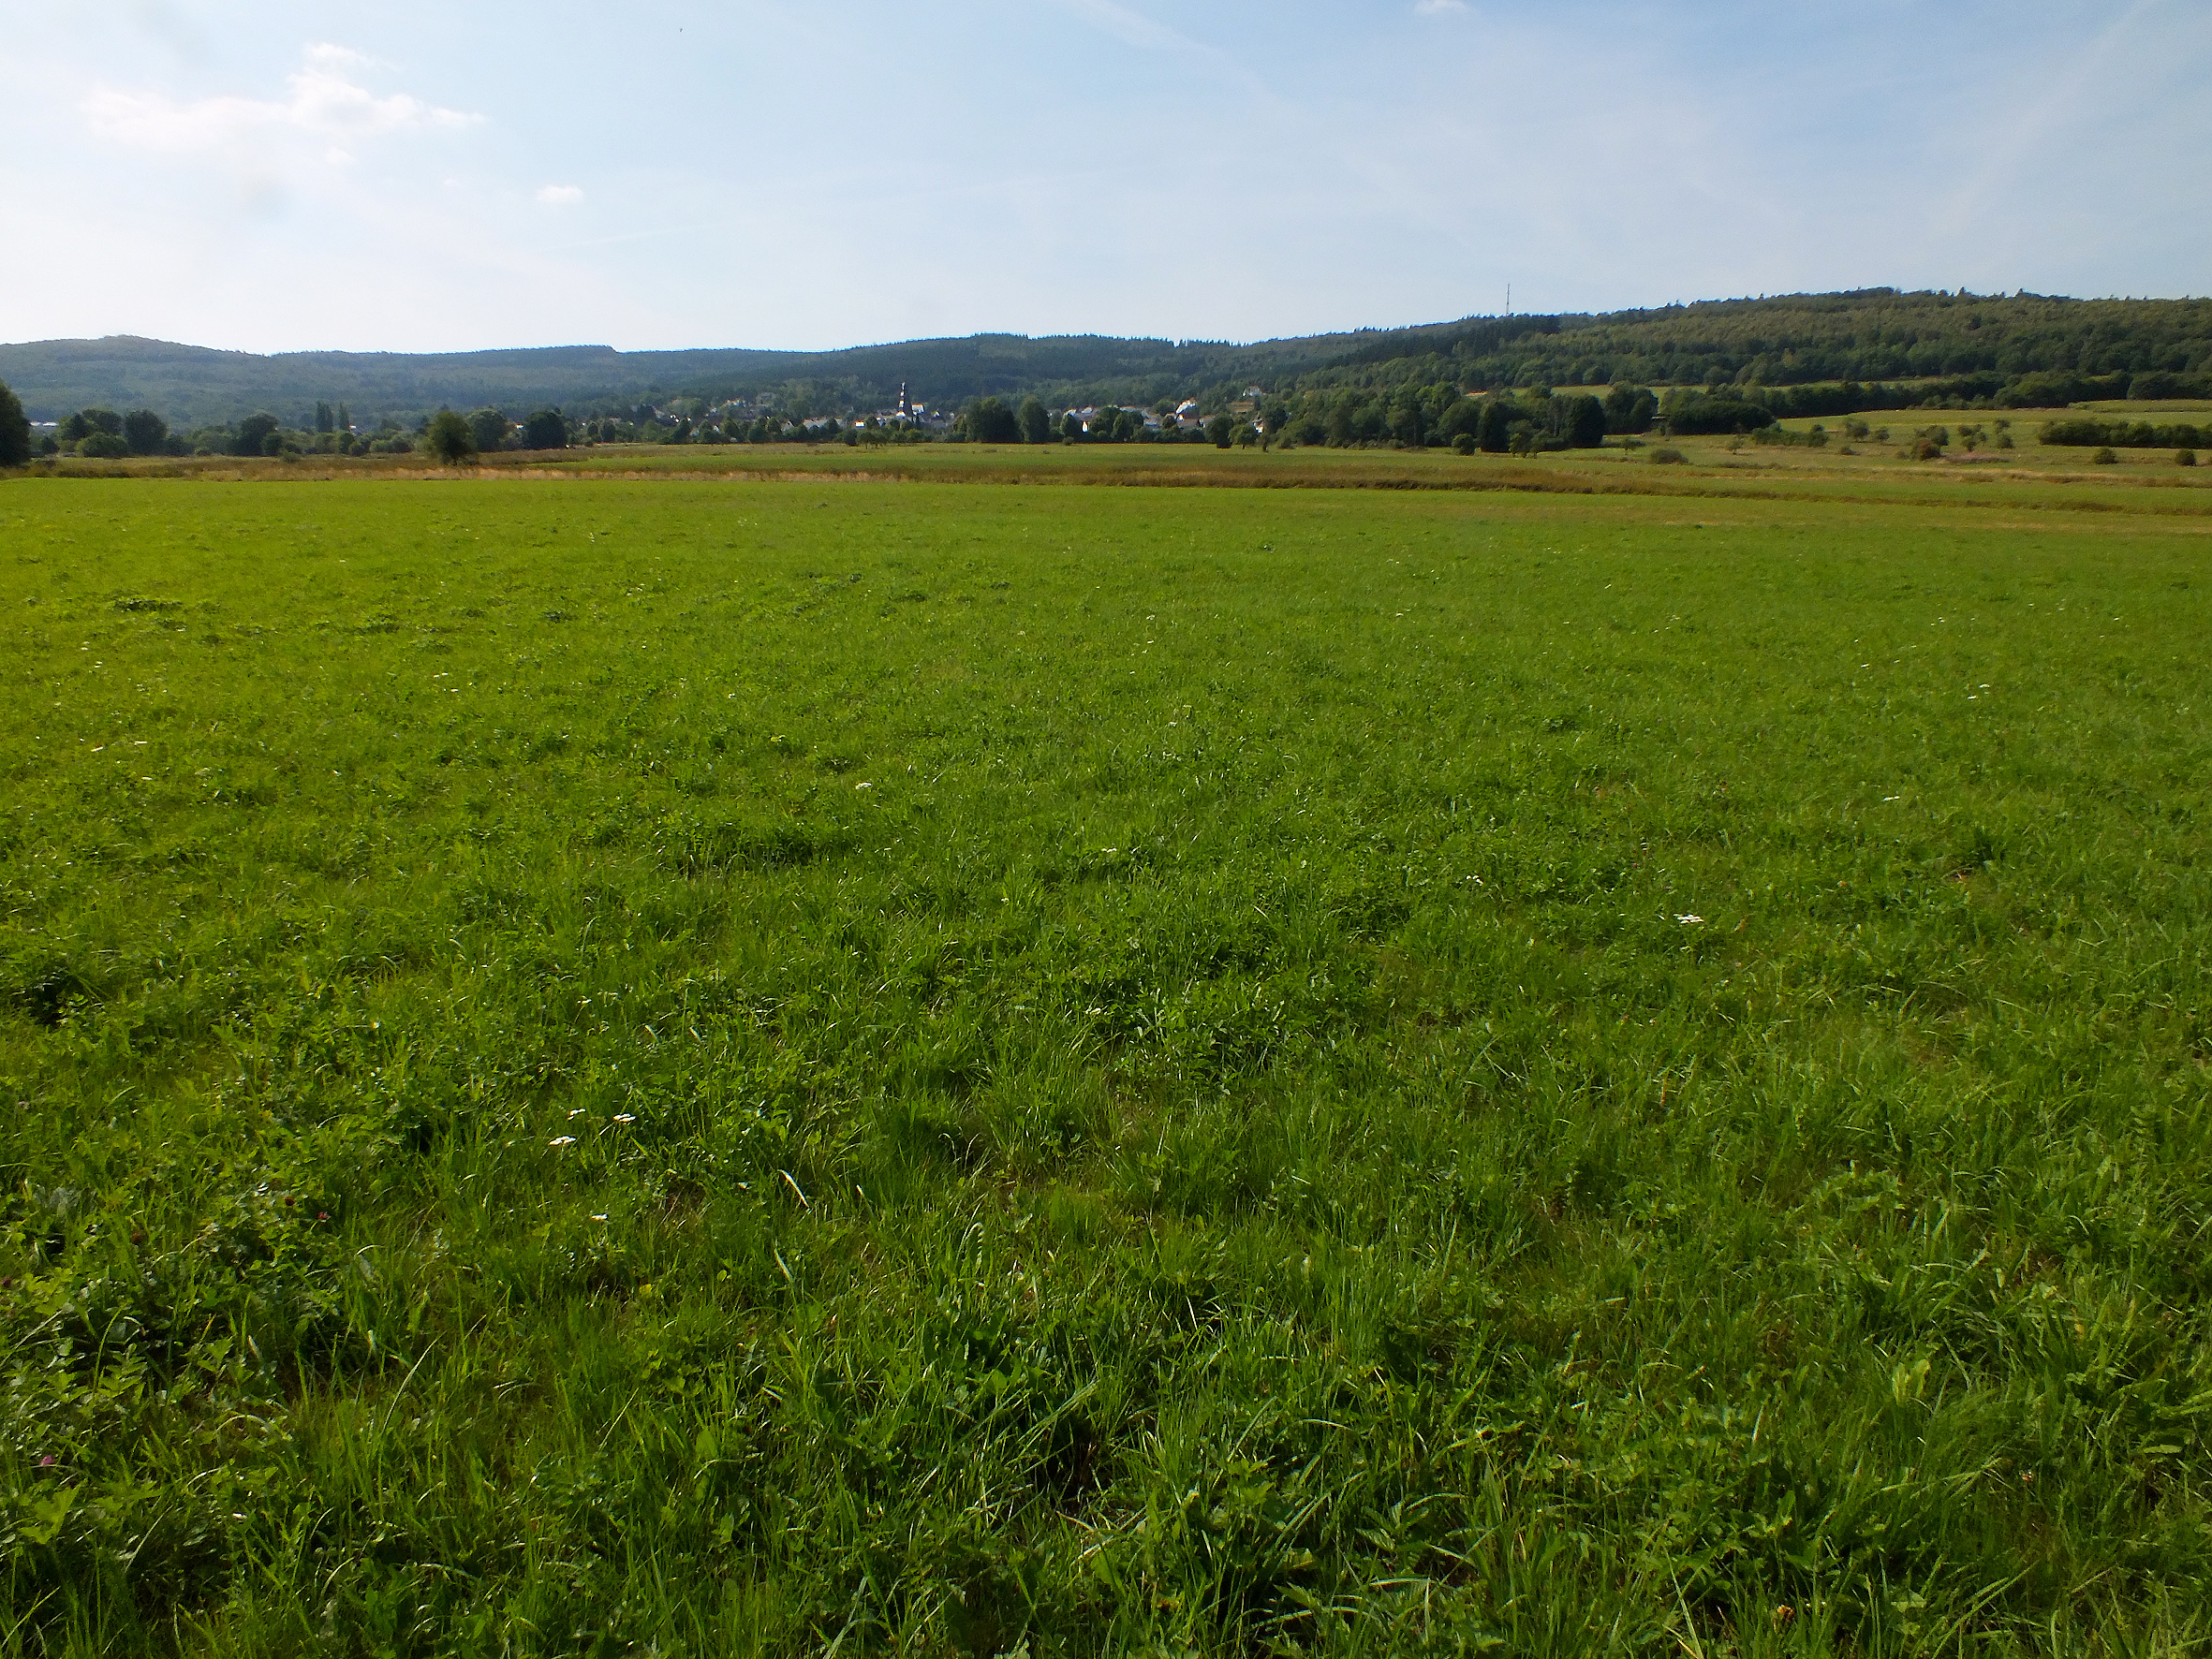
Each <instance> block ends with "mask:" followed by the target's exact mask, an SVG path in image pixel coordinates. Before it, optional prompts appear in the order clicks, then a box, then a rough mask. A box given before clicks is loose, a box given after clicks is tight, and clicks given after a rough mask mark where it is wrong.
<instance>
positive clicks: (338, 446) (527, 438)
mask: <svg viewBox="0 0 2212 1659" xmlns="http://www.w3.org/2000/svg"><path fill="white" fill-rule="evenodd" d="M0 398H6V399H8V400H10V401H12V400H13V394H12V393H10V392H8V391H7V389H6V387H5V386H0ZM16 406H17V407H18V408H19V410H20V407H21V405H20V404H17V405H16ZM435 418H436V417H427V418H424V419H422V420H419V421H417V422H415V424H414V425H413V426H412V427H403V426H402V425H401V424H400V423H399V422H398V421H396V420H392V419H390V418H387V419H385V420H382V421H380V422H379V423H378V424H377V425H376V427H375V428H374V429H361V430H357V429H356V428H355V427H354V425H353V420H352V416H351V414H350V412H349V411H348V410H347V407H346V405H345V404H330V403H327V402H320V403H317V404H316V406H315V414H314V416H313V417H312V418H311V419H310V420H309V422H308V423H307V424H306V425H304V426H287V425H285V424H284V423H283V422H282V421H281V420H279V419H278V418H276V417H275V416H273V415H272V414H269V413H268V412H266V411H261V412H258V413H256V414H252V415H248V416H246V417H245V418H243V419H242V420H237V421H232V422H230V423H229V424H227V425H221V426H199V427H195V428H193V429H192V430H191V431H189V432H176V431H172V430H171V429H170V424H169V422H168V421H166V420H165V419H163V418H161V416H159V415H157V414H156V413H155V412H154V411H153V410H151V409H133V410H130V411H129V412H128V413H126V414H121V415H119V414H117V413H116V412H115V411H114V410H112V409H100V408H91V409H79V410H77V411H76V412H75V413H73V414H71V415H68V416H66V417H65V418H63V419H62V420H61V421H60V422H58V423H57V424H56V426H55V428H54V430H53V431H52V433H46V434H43V435H41V436H39V437H36V438H34V437H32V436H31V434H30V433H29V431H28V428H27V426H26V429H25V432H24V434H23V444H22V456H21V457H20V459H22V460H30V459H34V458H36V457H37V456H40V455H78V456H82V457H83V458H84V459H86V460H88V461H120V460H124V459H125V458H127V457H131V456H147V455H169V456H213V455H230V456H237V457H240V458H242V459H243V458H247V457H263V458H268V457H281V456H287V455H405V454H408V453H410V452H412V451H413V450H415V449H417V448H420V447H421V444H422V441H423V437H424V434H425V433H427V432H428V431H429V429H430V426H431V423H432V421H433V420H434V419H435ZM461 419H463V420H464V421H465V423H466V425H467V427H468V431H469V433H470V437H471V440H472V443H473V447H474V450H476V451H481V450H485V449H563V448H568V445H569V444H570V442H572V441H573V440H574V438H575V436H576V434H577V433H578V432H579V430H580V424H581V423H579V422H575V421H572V420H570V419H569V418H568V417H566V416H564V415H563V414H562V413H561V412H560V411H559V410H558V409H540V410H538V412H537V413H536V414H534V415H530V416H528V417H525V418H524V419H523V420H520V421H515V420H510V419H509V418H508V417H507V416H506V415H505V414H504V413H502V412H501V411H500V410H497V409H491V408H484V409H478V410H475V411H474V412H472V413H471V414H468V415H466V416H463V417H461ZM0 464H7V462H5V461H0Z"/></svg>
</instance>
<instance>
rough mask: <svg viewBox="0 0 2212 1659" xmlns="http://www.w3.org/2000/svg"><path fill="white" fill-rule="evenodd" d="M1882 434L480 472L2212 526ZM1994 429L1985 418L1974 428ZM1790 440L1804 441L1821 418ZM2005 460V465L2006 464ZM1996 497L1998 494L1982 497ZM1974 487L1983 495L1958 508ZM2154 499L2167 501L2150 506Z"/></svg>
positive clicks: (1121, 450) (382, 465)
mask: <svg viewBox="0 0 2212 1659" xmlns="http://www.w3.org/2000/svg"><path fill="white" fill-rule="evenodd" d="M1972 418H1974V419H1978V420H1980V421H1981V422H1982V424H1983V426H1984V427H1986V426H1987V425H1988V424H1989V420H1990V417H1989V414H1988V412H1987V411H1986V410H1984V411H1981V412H1979V413H1978V414H1975V415H1973V416H1972ZM1867 419H1868V420H1869V421H1870V422H1872V423H1874V424H1876V425H1887V426H1889V428H1890V431H1891V433H1892V440H1891V442H1890V443H1889V444H1886V445H1877V444H1872V443H1867V444H1861V445H1858V446H1854V448H1856V449H1857V451H1858V452H1857V453H1856V454H1851V455H1846V454H1844V453H1843V452H1842V449H1843V440H1842V437H1841V430H1840V421H1838V420H1829V421H1827V422H1825V423H1824V424H1825V425H1826V426H1827V427H1828V428H1829V430H1830V432H1831V433H1832V434H1835V435H1834V437H1833V439H1832V442H1831V444H1830V446H1829V447H1828V448H1822V449H1810V448H1786V447H1773V446H1762V445H1757V444H1753V443H1752V442H1750V440H1748V439H1741V440H1732V439H1730V438H1727V437H1689V438H1653V439H1650V440H1648V441H1642V440H1640V441H1639V445H1640V447H1638V448H1628V447H1627V446H1626V445H1625V444H1624V443H1623V442H1622V440H1620V439H1619V438H1609V439H1607V440H1606V447H1605V448H1601V449H1577V450H1569V451H1565V452H1561V453H1556V454H1548V455H1534V456H1525V457H1515V456H1503V455H1455V454H1453V453H1452V452H1450V451H1449V450H1441V449H1425V450H1423V449H1415V450H1404V449H1393V448H1371V449H1328V448H1295V449H1282V450H1276V451H1272V452H1263V451H1261V450H1259V449H1216V448H1213V447H1212V446H1211V445H1205V444H1158V445H1155V444H1099V445H1078V446H1069V447H1063V446H1061V445H1057V444H1052V445H1042V446H1037V447H1029V446H1025V445H1019V444H1014V445H995V444H917V445H887V446H884V447H882V448H865V447H861V446H854V447H851V448H848V447H847V446H845V445H843V444H818V445H802V444H761V445H750V444H722V445H703V444H700V445H646V444H612V445H602V446H598V447H596V448H579V449H566V450H543V451H536V452H530V451H508V452H502V453H497V454H493V455H489V456H486V457H484V458H483V459H482V461H481V462H480V463H479V465H478V466H476V467H474V468H471V469H469V472H470V474H472V475H473V476H478V477H533V478H540V477H542V478H567V479H571V480H575V481H592V482H605V481H609V480H618V479H654V480H675V479H687V480H710V479H720V480H735V479H742V478H761V479H774V480H777V481H790V480H805V479H808V478H814V477H819V478H821V479H823V480H824V481H844V482H861V483H974V484H981V483H993V484H1111V485H1140V486H1152V487H1158V488H1194V487H1219V488H1233V489H1276V490H1312V489H1357V490H1421V491H1464V492H1475V493H1485V494H1486V493H1493V492H1508V493H1512V492H1534V493H1565V494H1573V493H1600V492H1601V493H1608V494H1639V495H1665V496H1674V497H1684V496H1705V495H1733V496H1752V497H1756V496H1779V497H1783V498H1799V497H1806V498H1812V499H1835V498H1839V497H1849V498H1851V499H1864V500H1868V501H1874V500H1887V501H1892V502H1895V503H1923V504H1925V505H1929V506H1939V505H1946V504H1949V503H1951V502H1954V501H1956V502H1960V503H1962V504H1965V503H1970V502H1974V501H1979V502H1981V503H1982V504H1983V505H1987V506H1992V507H2000V508H2002V509H2003V510H2007V511H2012V510H2019V509H2023V508H2029V507H2055V508H2061V509H2068V510H2087V511H2100V510H2109V509H2110V508H2112V507H2115V506H2116V505H2119V506H2124V505H2131V504H2140V505H2146V506H2150V505H2155V506H2157V507H2159V508H2160V510H2161V511H2164V512H2172V513H2178V512H2190V511H2195V512H2202V513H2207V514H2212V466H2203V467H2196V468H2190V469H2185V468H2181V467H2177V466H2175V464H2174V455H2173V452H2172V451H2171V450H2164V449H2133V450H2130V449H2123V450H2121V451H2120V452H2119V453H2120V456H2121V460H2120V462H2119V464H2117V465H2115V466H2098V465H2094V464H2092V463H2091V462H2090V459H2089V456H2090V451H2089V450H2087V449H2082V448H2065V447H2045V446H2042V445H2039V444H2037V443H2036V442H2035V441H2034V439H2033V436H2032V433H2033V432H2034V430H2035V428H2036V427H2038V426H2040V425H2041V424H2042V422H2041V420H2040V419H2037V420H2032V421H2020V422H2015V429H2014V430H2015V433H2017V434H2020V435H2018V437H2017V442H2018V448H2014V449H2012V450H1998V451H1989V450H1984V451H1983V452H1982V453H1981V454H1979V455H1976V456H1974V457H1971V458H1965V457H1954V458H1952V459H1947V460H1944V461H1938V462H1918V461H1908V460H1904V459H1902V458H1900V457H1899V456H1898V455H1897V453H1896V450H1897V448H1899V447H1900V446H1902V444H1903V443H1904V441H1905V439H1906V437H1907V435H1908V434H1909V433H1910V432H1911V430H1912V428H1913V427H1915V426H1927V425H1938V424H1946V423H1948V424H1951V425H1953V426H1956V425H1958V424H1961V423H1964V422H1967V421H1968V419H1969V417H1968V415H1962V414H1960V413H1958V412H1955V411H1951V412H1946V411H1941V410H1936V411H1924V412H1923V411H1915V412H1914V413H1913V418H1912V419H1911V420H1910V421H1905V420H1903V419H1901V418H1896V417H1893V416H1886V415H1885V416H1881V417H1879V418H1877V417H1874V416H1869V417H1867ZM1782 424H1783V425H1785V426H1789V427H1792V428H1796V429H1800V430H1802V429H1804V428H1806V427H1809V426H1810V425H1812V424H1813V422H1812V421H1811V420H1809V419H1802V420H1791V421H1785V422H1783V423H1782ZM1660 448H1672V449H1674V450H1676V451H1679V452H1680V453H1681V454H1682V455H1683V457H1684V460H1683V462H1682V463H1681V464H1678V465H1677V464H1667V465H1658V464H1654V463H1653V461H1652V455H1653V453H1654V451H1656V450H1659V449H1660ZM1999 457H2001V460H2000V459H1999ZM50 464H51V466H52V476H55V477H64V478H80V479H84V478H125V477H168V478H190V479H198V480H201V481H206V482H211V483H214V482H240V481H245V480H260V481H268V480H276V479H290V480H301V481H304V480H308V479H314V480H325V479H332V478H382V479H394V478H409V479H423V480H427V479H431V478H439V479H445V478H450V477H454V476H455V475H454V474H452V473H450V472H448V471H447V470H445V469H443V468H439V467H435V466H433V465H430V464H428V463H427V461H426V458H425V457H421V456H413V455H401V456H362V457H358V458H353V459H346V458H336V457H330V456H302V457H300V458H298V459H295V460H290V461H260V460H254V461H241V460H238V459H235V458H232V457H229V456H204V457H199V458H197V459H193V460H184V461H176V460H148V461H114V462H108V461H80V460H76V459H73V458H72V459H66V460H63V461H61V462H57V463H50ZM1992 485H1998V486H2002V487H2003V488H2002V489H2001V490H2000V491H1998V492H1996V493H1991V492H1988V489H1987V487H1988V486H1992ZM1964 486H1972V487H1974V492H1973V493H1972V494H1962V493H1961V489H1962V487H1964ZM2143 492H2158V493H2157V494H2155V495H2152V494H2148V493H2143Z"/></svg>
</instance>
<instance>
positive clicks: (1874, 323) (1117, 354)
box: [0, 288, 2212, 424]
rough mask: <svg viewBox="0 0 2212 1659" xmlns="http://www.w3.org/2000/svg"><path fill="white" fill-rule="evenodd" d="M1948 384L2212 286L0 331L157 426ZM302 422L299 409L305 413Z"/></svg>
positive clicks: (2049, 380)
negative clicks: (688, 335)
mask: <svg viewBox="0 0 2212 1659" xmlns="http://www.w3.org/2000/svg"><path fill="white" fill-rule="evenodd" d="M1937 380H1940V381H1947V382H1951V383H1953V384H1952V385H1951V386H1950V387H1948V388H1947V390H1949V391H1951V392H1953V393H1954V394H1956V395H1959V396H1965V397H1983V398H1991V399H1995V400H1998V401H2011V402H2015V403H2024V404H2063V403H2069V402H2072V401H2075V400H2077V399H2081V398H2087V397H2093V396H2121V395H2129V394H2132V395H2135V396H2139V397H2156V396H2175V395H2181V396H2203V395H2207V394H2208V393H2212V300H2094V301H2083V300H2066V299H2054V298H2047V297H2042V296H2035V295H2027V294H2020V295H2013V296H1981V295H1970V294H1966V293H1958V294H1947V293H1900V292H1898V291H1896V290H1895V289H1889V288H1878V289H1866V290H1860V291H1857V292H1852V293H1843V294H1809V295H1790V296H1785V297H1781V298H1775V299H1758V300H1721V301H1703V302H1700V303H1697V304H1693V305H1674V306H1667V307H1664V308H1661V309H1658V310H1647V311H1624V312H1613V313H1605V314H1599V315H1590V316H1504V317H1500V316H1481V317H1467V318H1463V319H1461V320H1460V321H1457V322H1450V323H1437V324H1431V325H1426V326H1423V327H1417V328H1407V329H1388V330H1359V331H1356V332H1351V333H1342V334H1324V335H1315V336H1310V337H1307V338H1303V339H1294V340H1272V341H1265V342H1261V343H1258V344H1254V345H1229V344H1224V343H1218V342H1197V341H1185V342H1177V341H1170V340H1143V339H1138V340H1123V339H1114V338H1111V337H1107V336H1103V335H1064V336H1054V337H1049V338H1041V339H1031V338H1027V337H1025V336H1022V335H1014V334H979V335H975V336H972V337H969V338H966V339H956V340H915V341H907V342H904V343H900V344H895V345H863V346H855V347H851V348H848V349H845V350H840V351H826V352H788V351H753V350H743V349H727V350H723V349H703V350H697V351H650V352H619V351H616V350H614V349H612V347H609V346H604V345H576V346H554V347H549V348H545V349H541V350H514V351H478V352H458V353H442V354H403V353H386V352H375V353H358V352H288V353H282V354H279V355H276V356H271V357H260V356H256V355H253V354H251V353H246V352H229V351H211V350H207V349H205V348H202V347H198V346H189V345H170V344H167V343H164V342H161V341H155V340H141V339H135V338H131V337H127V336H118V337H111V338H109V339H104V340H93V341H81V340H74V341H41V342H37V343H35V344H29V345H0V381H6V382H7V384H9V385H10V386H12V387H14V388H15V389H16V391H17V393H18V395H19V396H21V398H22V401H23V404H24V405H25V406H26V408H27V409H28V410H29V411H30V413H31V415H32V418H35V419H54V418H59V417H60V416H62V415H63V414H65V413H66V412H68V411H70V410H74V409H79V408H83V407H87V406H98V407H106V408H112V409H126V408H148V409H153V410H155V411H158V412H159V413H161V414H162V415H164V416H166V417H167V418H169V419H170V420H171V421H172V422H177V423H180V424H194V423H199V422H214V421H229V420H234V419H236V418H239V417H241V416H242V415H244V414H246V413H249V412H251V411H254V410H257V409H265V410H268V411H271V412H273V413H274V414H276V415H277V416H279V417H280V418H283V419H285V420H288V421H290V420H294V419H298V418H300V417H301V415H302V412H303V411H305V410H308V409H311V408H312V407H313V405H314V404H316V403H317V402H318V401H323V400H328V401H330V402H332V403H346V404H349V405H350V406H351V408H352V410H353V412H354V415H355V416H356V417H357V418H369V417H392V418H400V419H411V418H415V417H417V416H420V414H422V413H424V412H426V411H428V410H432V409H435V408H437V407H438V406H440V405H450V406H451V407H454V408H463V409H465V408H472V407H478V406H481V405H495V406H501V407H505V408H508V409H510V410H520V409H523V408H525V407H531V408H534V407H538V406H540V405H545V404H552V405H555V406H559V407H561V408H564V409H566V410H568V412H569V413H571V414H591V413H599V412H612V411H615V410H617V409H622V408H626V407H627V406H630V405H634V404H640V403H646V402H653V403H658V402H662V401H665V400H668V399H671V398H678V397H685V396H692V397H701V398H710V399H712V398H721V397H730V396H757V395H759V393H761V392H764V391H773V392H775V393H777V394H778V395H779V396H780V397H781V398H782V400H783V402H784V404H785V406H786V407H789V408H795V409H798V410H800V411H801V412H804V411H805V410H807V409H813V410H818V411H821V412H825V413H827V412H849V411H852V410H855V409H863V410H864V409H869V408H877V407H881V406H883V405H884V404H887V403H888V402H889V401H891V400H892V398H894V397H895V396H896V394H897V389H898V388H899V386H900V384H901V383H902V382H903V383H905V384H906V385H907V386H908V387H909V388H910V389H911V391H912V393H913V395H914V397H915V398H916V399H917V400H920V401H923V402H926V403H929V404H933V405H938V406H944V405H950V404H960V403H963V402H965V401H966V400H967V399H969V398H973V397H978V396H983V395H988V394H997V395H999V396H1018V395H1026V394H1030V393H1035V394H1037V395H1039V396H1040V397H1042V398H1044V399H1045V400H1046V401H1047V402H1050V403H1077V404H1081V403H1104V402H1112V403H1117V404H1146V405H1149V404H1157V403H1158V402H1159V401H1160V400H1162V399H1167V398H1180V397H1187V396H1198V397H1201V398H1202V399H1206V400H1208V401H1217V400H1218V399H1220V398H1222V397H1225V396H1228V395H1232V394H1233V393H1234V392H1235V391H1238V390H1241V389H1243V388H1244V386H1246V384H1257V385H1260V386H1262V387H1264V388H1266V389H1268V390H1270V391H1283V392H1287V391H1292V390H1298V389H1307V390H1315V389H1327V388H1330V387H1335V386H1362V387H1384V386H1391V385H1397V384H1403V383H1418V384H1438V383H1451V384H1455V385H1458V386H1460V387H1463V388H1465V389H1469V390H1487V389H1497V388H1504V387H1526V386H1538V385H1541V386H1570V385H1571V386H1595V385H1608V384H1612V383H1615V382H1620V381H1629V382H1634V383H1636V384H1640V385H1648V386H1670V385H1710V384H1713V383H1715V382H1719V381H1727V382H1733V383H1737V384H1755V385H1760V386H1768V387H1781V386H1805V385H1809V384H1815V383H1825V382H1841V381H1861V382H1873V381H1888V382H1899V381H1937ZM302 424H303V422H302Z"/></svg>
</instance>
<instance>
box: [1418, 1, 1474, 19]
mask: <svg viewBox="0 0 2212 1659" xmlns="http://www.w3.org/2000/svg"><path fill="white" fill-rule="evenodd" d="M1466 9H1467V0H1413V15H1414V16H1415V17H1448V16H1450V15H1451V14H1452V13H1453V12H1455V11H1465V10H1466Z"/></svg>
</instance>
